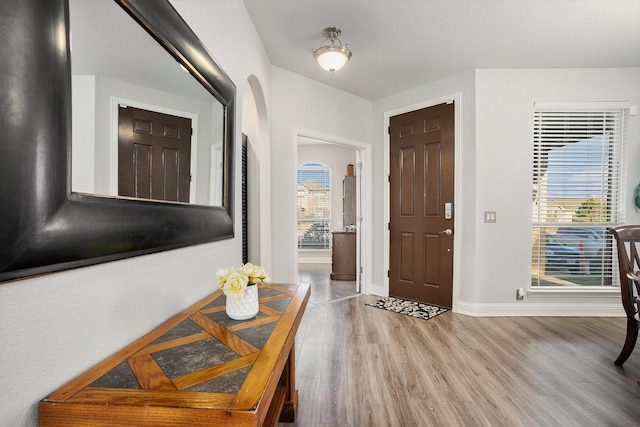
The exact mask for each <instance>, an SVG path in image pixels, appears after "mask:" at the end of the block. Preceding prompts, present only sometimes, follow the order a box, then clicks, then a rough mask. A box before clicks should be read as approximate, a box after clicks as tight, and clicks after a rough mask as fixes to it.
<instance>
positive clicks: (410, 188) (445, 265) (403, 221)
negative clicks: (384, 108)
mask: <svg viewBox="0 0 640 427" xmlns="http://www.w3.org/2000/svg"><path fill="white" fill-rule="evenodd" d="M389 125H390V126H389V133H390V158H391V169H390V171H391V175H390V186H391V193H390V194H391V223H390V225H389V229H390V259H389V293H390V295H393V296H398V297H404V298H409V299H413V300H417V301H422V302H426V303H430V304H436V305H440V306H443V307H449V308H451V306H452V302H453V232H454V229H453V188H454V187H453V179H454V104H453V103H451V104H440V105H436V106H433V107H429V108H425V109H422V110H418V111H412V112H409V113H405V114H401V115H398V116H394V117H391V119H390V121H389Z"/></svg>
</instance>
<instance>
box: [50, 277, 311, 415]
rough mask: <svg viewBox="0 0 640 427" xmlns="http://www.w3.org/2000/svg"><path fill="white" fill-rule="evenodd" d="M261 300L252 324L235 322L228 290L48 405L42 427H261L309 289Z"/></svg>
mask: <svg viewBox="0 0 640 427" xmlns="http://www.w3.org/2000/svg"><path fill="white" fill-rule="evenodd" d="M258 293H259V300H260V311H259V313H258V315H257V316H256V317H254V318H252V319H249V320H243V321H235V320H231V319H230V318H229V317H227V315H226V313H225V301H226V297H225V296H224V294H223V293H222V292H221V291H216V292H214V293H213V294H211V295H209V296H208V297H206V298H204V299H203V300H201V301H200V302H198V303H196V304H194V305H193V306H192V307H190V308H188V309H186V310H184V311H183V312H182V313H180V314H178V315H176V316H175V317H173V318H172V319H170V320H168V321H167V322H165V323H164V324H162V325H161V326H159V327H158V328H156V329H154V330H153V331H151V332H149V333H148V334H147V335H145V336H143V337H142V338H140V339H138V340H137V341H135V342H133V343H132V344H130V345H129V346H127V347H125V348H124V349H122V350H121V351H119V352H118V353H116V354H114V355H113V356H111V357H109V358H108V359H106V360H104V361H103V362H101V363H100V364H98V365H97V366H95V367H94V368H92V369H90V370H89V371H87V372H85V373H84V374H82V375H80V376H79V377H77V378H75V379H73V380H72V381H70V382H69V383H68V384H66V385H65V386H63V387H61V388H60V389H58V390H57V391H55V392H53V393H52V394H51V395H49V396H48V397H47V398H46V399H44V400H43V401H42V402H40V405H39V422H40V425H65V426H72V425H83V426H87V425H127V424H129V423H131V425H137V426H143V425H153V426H158V425H172V426H179V425H185V426H186V425H189V426H194V425H198V426H204V425H262V423H263V421H264V420H265V417H266V416H267V412H268V411H269V407H270V405H271V403H272V402H271V401H272V399H273V396H274V394H275V393H276V388H277V387H278V386H279V385H280V386H283V379H282V375H283V374H282V373H283V369H284V367H285V364H286V363H287V362H288V361H289V356H290V355H291V357H293V356H292V355H293V342H294V337H295V333H296V331H297V328H298V325H299V323H300V320H301V318H302V314H303V312H304V309H305V306H306V304H307V301H308V299H309V285H308V284H302V285H299V286H298V285H287V284H271V283H264V284H260V285H259V288H258ZM289 362H290V363H292V362H293V361H289ZM290 375H291V376H293V372H291V373H290ZM291 382H293V378H291ZM287 386H291V387H292V385H287ZM281 388H283V387H281ZM283 393H284V391H283ZM296 399H297V394H296ZM296 403H297V400H296ZM281 405H282V404H281Z"/></svg>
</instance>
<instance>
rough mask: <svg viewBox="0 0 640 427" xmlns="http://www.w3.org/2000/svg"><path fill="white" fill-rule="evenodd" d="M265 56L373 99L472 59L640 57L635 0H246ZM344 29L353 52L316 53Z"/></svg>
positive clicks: (539, 61)
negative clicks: (338, 58) (335, 60)
mask: <svg viewBox="0 0 640 427" xmlns="http://www.w3.org/2000/svg"><path fill="white" fill-rule="evenodd" d="M243 2H244V4H245V6H246V8H247V10H248V12H249V15H250V17H251V19H252V21H253V23H254V25H255V27H256V30H257V32H258V34H259V36H260V38H261V39H262V41H263V43H264V47H265V49H266V52H267V54H268V55H269V58H270V60H271V63H272V64H273V65H275V66H278V67H281V68H284V69H287V70H290V71H292V72H294V73H297V74H300V75H303V76H306V77H308V78H310V79H313V80H317V81H319V82H322V83H325V84H327V85H329V86H333V87H336V88H338V89H341V90H344V91H346V92H349V93H352V94H354V95H357V96H360V97H362V98H365V99H369V100H372V101H373V100H377V99H380V98H384V97H386V96H389V95H392V94H395V93H399V92H402V91H404V90H408V89H411V88H414V87H418V86H421V85H423V84H426V83H429V82H433V81H437V80H440V79H442V78H445V77H448V76H452V75H455V74H458V73H460V72H464V71H467V70H471V69H474V68H601V67H639V66H640V0H243ZM328 26H335V27H338V28H340V29H341V30H342V36H341V37H340V39H341V41H342V43H343V44H344V43H346V44H348V45H349V48H350V49H351V50H352V52H353V57H352V58H351V61H349V62H348V63H347V65H345V67H344V68H343V69H342V70H339V71H337V72H335V73H333V74H331V73H329V72H327V71H324V70H323V69H321V68H320V66H319V65H318V64H317V63H316V62H315V60H314V59H313V56H312V53H311V50H312V49H315V48H317V47H319V46H320V44H321V43H322V41H323V38H322V35H321V34H322V29H323V28H325V27H328Z"/></svg>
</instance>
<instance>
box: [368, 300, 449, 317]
mask: <svg viewBox="0 0 640 427" xmlns="http://www.w3.org/2000/svg"><path fill="white" fill-rule="evenodd" d="M366 305H369V306H371V307H376V308H381V309H383V310H387V311H393V312H394V313H399V314H404V315H407V316H411V317H417V318H418V319H424V320H429V319H431V318H432V317H436V316H437V315H439V314H442V313H446V312H447V311H449V309H448V308H444V307H439V306H437V305H431V304H425V303H422V302H418V301H412V300H408V299H403V298H397V297H386V298H382V299H381V300H378V301H374V302H371V303H368V304H366Z"/></svg>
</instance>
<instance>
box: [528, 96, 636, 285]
mask: <svg viewBox="0 0 640 427" xmlns="http://www.w3.org/2000/svg"><path fill="white" fill-rule="evenodd" d="M629 107H630V104H629V103H628V102H623V103H620V102H592V103H582V102H577V103H576V102H574V103H566V102H559V103H555V102H553V103H549V102H544V103H541V102H536V103H535V104H534V111H533V119H534V123H533V125H534V126H533V153H532V154H533V156H532V160H533V162H532V163H533V171H532V172H533V173H532V181H531V182H532V189H533V193H532V208H533V211H532V227H531V233H532V234H531V236H532V245H531V258H530V265H531V270H532V271H531V279H532V280H531V287H530V288H529V292H530V293H534V294H537V295H544V294H548V295H558V294H562V293H569V294H574V295H576V294H585V295H586V294H590V295H593V294H602V295H608V294H614V293H616V294H617V293H618V292H619V290H618V286H619V283H618V282H619V280H618V275H617V261H616V253H615V245H614V244H613V238H612V237H611V236H610V235H609V233H607V232H606V229H607V228H609V227H612V226H615V225H618V224H620V223H623V222H624V217H625V208H626V200H625V194H626V192H625V188H626V172H627V170H626V156H625V150H626V141H625V131H626V118H627V114H628V109H629ZM576 112H580V113H582V114H589V113H592V114H595V115H596V116H598V120H596V123H599V122H604V120H603V117H607V116H610V115H614V116H615V117H614V119H613V123H614V126H615V132H614V133H613V137H612V140H611V142H612V144H611V145H610V146H609V153H608V155H610V156H612V158H608V160H607V161H606V162H604V161H603V162H602V163H600V164H599V166H600V167H602V168H603V173H602V177H601V178H600V179H601V180H602V181H603V182H604V181H606V182H607V184H606V190H604V191H603V192H602V193H600V195H601V196H602V195H604V194H607V195H608V197H610V199H606V200H607V202H608V208H607V209H606V212H607V214H606V217H607V218H606V220H605V221H602V219H603V218H600V219H601V221H599V222H584V223H581V222H561V221H556V222H550V221H540V219H541V218H540V216H539V215H540V206H539V204H538V206H536V202H540V200H541V199H540V197H539V194H538V195H537V196H536V187H537V186H539V185H540V180H541V179H542V175H543V174H546V173H547V169H546V167H544V166H542V165H541V164H542V163H544V162H547V164H548V162H549V159H548V158H543V156H541V154H540V153H541V151H542V149H543V148H541V144H543V143H544V142H548V141H544V139H545V137H544V136H542V137H540V135H544V134H545V131H546V132H548V131H549V129H548V128H545V127H544V125H543V124H542V123H541V121H540V120H541V119H540V117H541V116H542V117H545V115H556V116H558V115H562V114H563V113H566V115H567V116H568V117H571V116H572V114H573V113H576ZM581 126H582V124H580V125H579V126H577V128H580V127H581ZM596 128H597V127H596ZM569 129H570V130H575V129H574V128H569ZM603 129H604V128H603ZM597 134H598V133H597V132H594V133H593V135H597ZM563 137H566V134H565V133H562V134H561V135H560V136H559V137H558V139H559V140H563ZM569 139H571V138H569ZM581 140H583V139H578V141H581ZM584 140H586V139H584ZM567 145H568V144H559V145H557V147H564V146H567ZM604 145H606V143H605V142H603V146H604ZM565 166H566V165H565ZM605 167H606V168H607V170H606V171H604V168H605ZM611 176H613V179H612V180H611ZM610 180H611V181H610ZM588 188H589V187H588V185H585V187H584V190H588ZM603 188H605V187H603ZM544 200H545V201H546V200H551V199H548V198H546V197H545V198H544ZM600 200H604V199H602V198H601V199H600ZM600 206H602V204H601V205H600ZM536 209H538V211H537V212H536ZM542 219H547V220H548V218H542ZM567 224H573V226H574V227H577V226H576V224H578V226H579V224H587V225H589V226H594V224H595V227H596V228H600V231H602V233H603V236H604V237H605V238H606V239H607V241H606V242H605V248H607V250H605V251H604V255H605V256H604V257H603V264H602V270H603V274H602V279H601V283H600V284H599V285H578V286H570V287H567V286H561V285H558V286H549V285H541V284H540V281H541V280H540V279H541V273H540V270H538V271H537V274H534V273H536V272H534V270H535V268H536V267H538V268H539V266H538V265H536V263H535V257H536V255H537V256H541V255H540V254H541V252H540V251H539V250H538V252H537V253H536V244H537V247H538V248H539V247H540V245H541V243H540V242H539V239H538V241H537V240H536V230H542V229H545V228H548V227H554V226H556V227H557V226H561V225H564V226H566V225H567ZM539 235H541V234H539ZM609 248H610V250H609ZM544 256H548V255H547V254H546V253H545V255H544ZM545 262H546V261H545ZM607 263H609V264H607ZM605 266H607V267H606V268H608V270H606V274H604V273H605ZM547 277H549V276H547ZM550 277H553V276H552V275H550ZM535 282H537V283H535Z"/></svg>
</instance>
